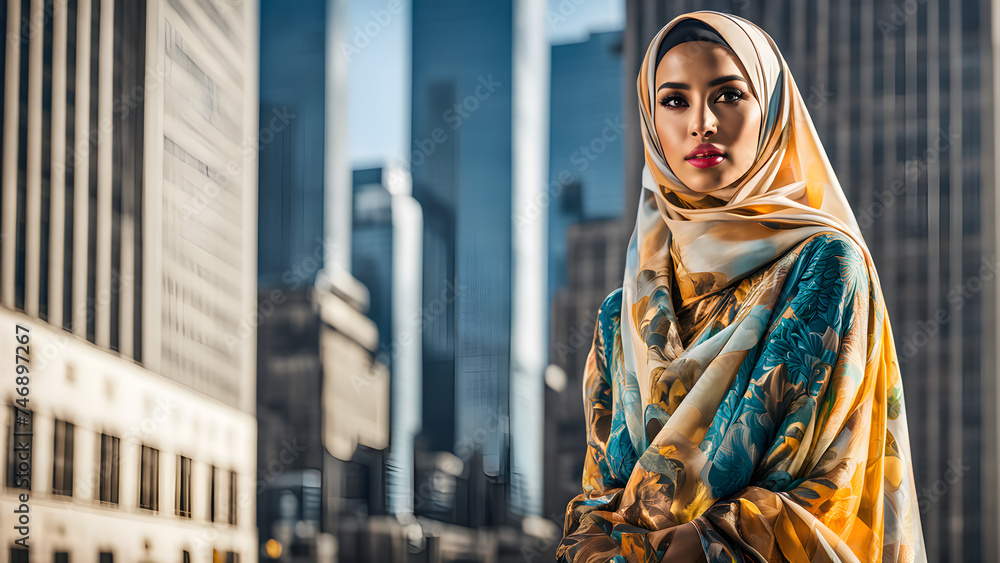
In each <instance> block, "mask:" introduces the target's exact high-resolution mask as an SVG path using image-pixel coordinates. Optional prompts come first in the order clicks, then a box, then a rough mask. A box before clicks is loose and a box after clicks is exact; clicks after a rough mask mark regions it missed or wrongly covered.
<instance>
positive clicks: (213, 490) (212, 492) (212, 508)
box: [208, 465, 219, 522]
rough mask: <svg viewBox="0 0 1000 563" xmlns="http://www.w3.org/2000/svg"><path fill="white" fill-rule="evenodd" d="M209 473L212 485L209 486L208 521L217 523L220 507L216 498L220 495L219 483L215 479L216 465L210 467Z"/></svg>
mask: <svg viewBox="0 0 1000 563" xmlns="http://www.w3.org/2000/svg"><path fill="white" fill-rule="evenodd" d="M208 472H209V474H210V475H211V484H210V485H209V489H208V520H209V521H210V522H215V519H216V517H217V512H216V511H217V510H218V506H219V505H218V503H217V502H216V498H217V496H218V494H219V491H218V486H217V484H218V481H216V479H215V472H216V467H215V466H214V465H209V466H208Z"/></svg>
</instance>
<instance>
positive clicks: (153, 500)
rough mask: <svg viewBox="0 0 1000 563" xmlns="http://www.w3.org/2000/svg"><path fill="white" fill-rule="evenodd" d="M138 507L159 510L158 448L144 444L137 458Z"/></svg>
mask: <svg viewBox="0 0 1000 563" xmlns="http://www.w3.org/2000/svg"><path fill="white" fill-rule="evenodd" d="M139 508H145V509H146V510H153V511H158V510H160V450H157V449H156V448H151V447H149V446H145V445H144V446H142V455H141V457H140V459H139Z"/></svg>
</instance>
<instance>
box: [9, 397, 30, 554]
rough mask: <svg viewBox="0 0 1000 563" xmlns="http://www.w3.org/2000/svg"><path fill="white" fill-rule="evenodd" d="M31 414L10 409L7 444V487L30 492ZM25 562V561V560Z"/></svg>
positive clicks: (17, 409) (27, 411) (16, 407)
mask: <svg viewBox="0 0 1000 563" xmlns="http://www.w3.org/2000/svg"><path fill="white" fill-rule="evenodd" d="M33 418H34V417H33V415H32V412H31V411H29V410H27V409H22V408H21V407H19V406H16V405H11V408H10V434H8V438H9V439H8V441H7V443H8V444H10V446H9V447H8V448H7V486H8V487H10V488H12V489H25V490H31V442H32V438H31V432H32V428H33V427H34V423H33V422H32V420H33ZM26 561H27V560H26Z"/></svg>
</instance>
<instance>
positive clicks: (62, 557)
mask: <svg viewBox="0 0 1000 563" xmlns="http://www.w3.org/2000/svg"><path fill="white" fill-rule="evenodd" d="M53 561H54V562H55V563H69V553H66V552H65V551H57V552H56V554H55V557H53Z"/></svg>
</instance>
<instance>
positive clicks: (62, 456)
mask: <svg viewBox="0 0 1000 563" xmlns="http://www.w3.org/2000/svg"><path fill="white" fill-rule="evenodd" d="M53 444H54V446H55V451H54V454H53V456H52V494H54V495H64V496H68V497H71V496H73V423H72V422H66V421H65V420H59V419H56V429H55V437H54V439H53Z"/></svg>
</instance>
